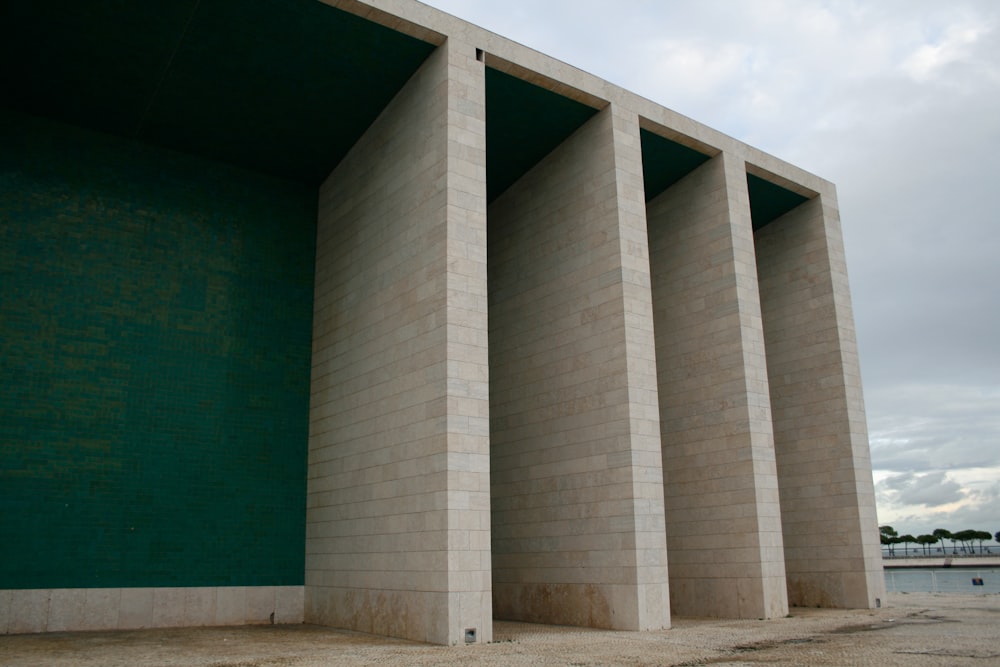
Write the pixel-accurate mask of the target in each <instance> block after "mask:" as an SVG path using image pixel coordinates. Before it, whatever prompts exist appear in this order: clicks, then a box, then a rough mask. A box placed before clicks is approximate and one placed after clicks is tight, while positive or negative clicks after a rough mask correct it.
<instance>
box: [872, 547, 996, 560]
mask: <svg viewBox="0 0 1000 667" xmlns="http://www.w3.org/2000/svg"><path fill="white" fill-rule="evenodd" d="M980 556H1000V547H997V546H992V547H987V546H984V547H983V548H982V549H978V548H975V549H971V548H964V547H950V546H947V547H929V548H928V549H927V551H924V548H923V547H921V546H911V547H903V545H901V544H897V545H894V546H893V548H892V553H890V552H889V547H887V546H885V545H884V544H883V545H882V558H890V559H891V558H978V557H980Z"/></svg>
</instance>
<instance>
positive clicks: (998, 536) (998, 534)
mask: <svg viewBox="0 0 1000 667" xmlns="http://www.w3.org/2000/svg"><path fill="white" fill-rule="evenodd" d="M993 540H994V541H996V542H1000V530H998V531H997V532H996V535H994V536H993Z"/></svg>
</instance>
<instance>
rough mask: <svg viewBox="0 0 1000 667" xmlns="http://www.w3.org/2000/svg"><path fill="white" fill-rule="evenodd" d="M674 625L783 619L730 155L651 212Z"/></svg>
mask: <svg viewBox="0 0 1000 667" xmlns="http://www.w3.org/2000/svg"><path fill="white" fill-rule="evenodd" d="M647 211H648V226H649V230H650V231H649V236H650V246H651V253H652V254H651V265H652V267H653V304H654V318H655V323H656V363H657V379H658V385H659V401H660V418H661V432H662V436H661V438H662V444H663V475H664V479H665V483H664V496H665V505H666V520H667V554H668V563H669V568H670V594H671V607H672V611H673V613H675V614H684V615H701V616H716V617H734V618H774V617H779V616H784V615H785V614H787V609H788V603H787V593H786V590H785V571H784V559H783V551H782V535H781V523H780V509H779V508H780V505H779V500H778V489H777V471H776V468H775V457H774V448H773V436H772V431H771V418H770V404H769V397H768V383H767V371H766V367H765V357H764V347H763V332H762V325H761V318H760V307H759V301H758V296H757V284H756V267H755V260H754V253H753V237H752V229H751V222H750V209H749V199H748V195H747V187H746V178H745V175H744V173H743V163H742V161H741V160H738V159H736V158H735V157H734V156H731V155H728V154H726V153H722V154H720V155H717V156H716V157H714V158H712V159H711V160H709V161H708V162H706V163H705V164H703V165H702V166H700V167H698V168H697V169H695V170H694V171H693V172H691V173H690V174H688V175H687V176H685V177H684V178H682V179H681V180H680V181H678V182H677V183H675V184H674V185H673V186H671V188H669V189H668V190H667V191H666V192H664V193H662V194H661V195H659V196H658V197H657V198H656V199H654V200H653V201H651V202H649V203H648V204H647Z"/></svg>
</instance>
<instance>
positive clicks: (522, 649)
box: [0, 593, 1000, 667]
mask: <svg viewBox="0 0 1000 667" xmlns="http://www.w3.org/2000/svg"><path fill="white" fill-rule="evenodd" d="M887 603H888V604H887V605H886V607H884V608H882V609H875V610H863V611H850V610H829V609H801V608H796V609H793V610H792V613H791V614H790V615H789V616H788V617H787V618H782V619H776V620H771V621H720V620H704V619H674V627H673V628H672V629H670V630H665V631H662V632H607V631H603V630H581V629H579V628H566V627H557V626H545V625H531V624H526V623H506V622H497V623H494V630H493V633H494V642H493V643H492V644H486V645H474V646H460V647H454V648H447V647H439V646H428V645H425V644H417V643H413V642H406V641H400V640H392V639H385V638H382V637H372V636H369V635H362V634H357V633H348V632H340V631H335V630H331V629H329V628H322V627H317V626H312V625H294V626H252V627H227V628H184V629H170V630H137V631H136V630H133V631H120V632H75V633H49V634H39V635H7V636H0V665H2V666H4V667H7V666H10V667H35V666H41V665H45V666H46V667H48V666H53V667H63V666H65V667H70V666H73V667H98V666H99V667H116V666H122V667H124V666H126V665H128V666H133V665H148V666H154V667H180V666H183V667H272V666H274V667H277V666H282V667H285V666H288V667H320V666H323V667H326V666H328V665H352V666H353V665H462V666H466V665H504V666H505V667H506V666H514V667H516V666H525V667H539V666H540V665H565V666H567V667H569V666H572V667H590V666H596V665H675V666H678V667H680V666H692V665H718V666H723V667H737V666H742V667H746V666H750V665H764V664H767V665H838V666H839V665H879V666H892V665H899V666H901V667H902V666H904V665H905V666H906V667H922V666H924V665H935V666H936V665H949V666H952V667H961V666H962V665H977V666H985V665H1000V595H956V594H931V593H893V594H890V595H889V597H888V600H887Z"/></svg>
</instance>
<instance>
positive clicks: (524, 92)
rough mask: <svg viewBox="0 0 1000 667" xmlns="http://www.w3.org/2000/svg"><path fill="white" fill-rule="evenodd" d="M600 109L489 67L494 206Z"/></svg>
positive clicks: (489, 181)
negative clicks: (507, 191)
mask: <svg viewBox="0 0 1000 667" xmlns="http://www.w3.org/2000/svg"><path fill="white" fill-rule="evenodd" d="M596 113H597V109H594V108H592V107H589V106H587V105H585V104H581V103H580V102H577V101H576V100H572V99H570V98H568V97H563V96H562V95H559V94H557V93H553V92H551V91H549V90H546V89H544V88H541V87H539V86H536V85H534V84H532V83H528V82H527V81H524V80H522V79H518V78H517V77H513V76H511V75H509V74H505V73H504V72H501V71H499V70H495V69H493V68H490V67H487V68H486V193H487V194H486V198H487V200H488V201H493V200H494V199H496V198H497V197H499V196H500V195H501V194H503V192H504V191H505V190H506V189H507V188H509V187H510V186H511V185H513V184H514V182H515V181H516V180H517V179H519V178H521V176H523V175H524V174H525V172H527V171H528V170H529V169H531V168H532V167H533V166H535V164H537V163H538V162H539V160H541V159H542V158H543V157H545V156H546V155H548V154H549V153H550V152H551V151H552V149H553V148H555V147H556V146H558V145H559V144H561V143H562V142H563V141H565V139H566V138H567V137H569V135H571V134H573V132H575V131H576V130H577V128H579V127H580V126H581V125H583V124H584V123H585V122H587V120H588V119H589V118H590V117H591V116H593V115H594V114H596Z"/></svg>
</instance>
